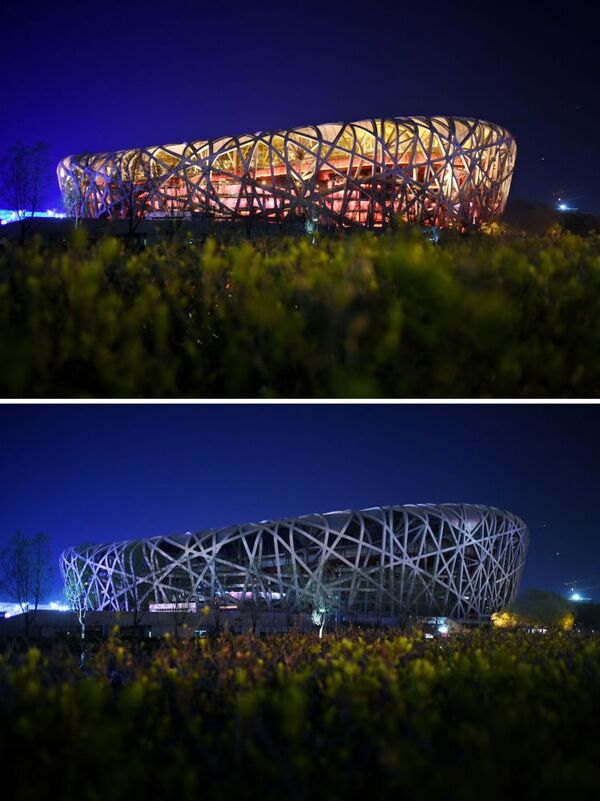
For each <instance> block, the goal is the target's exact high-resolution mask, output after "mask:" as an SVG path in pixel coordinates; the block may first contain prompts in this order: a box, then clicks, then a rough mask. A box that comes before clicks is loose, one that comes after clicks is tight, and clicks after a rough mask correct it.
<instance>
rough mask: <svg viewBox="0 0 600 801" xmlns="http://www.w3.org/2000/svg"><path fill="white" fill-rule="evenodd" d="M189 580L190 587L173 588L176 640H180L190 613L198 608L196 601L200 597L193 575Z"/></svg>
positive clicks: (173, 616) (172, 599)
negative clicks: (181, 628)
mask: <svg viewBox="0 0 600 801" xmlns="http://www.w3.org/2000/svg"><path fill="white" fill-rule="evenodd" d="M189 580H190V581H189V586H187V587H173V588H172V590H171V593H170V599H169V600H170V602H171V610H170V611H171V619H172V620H173V627H174V629H175V639H179V629H180V627H181V626H182V625H183V624H184V623H185V621H186V620H187V618H188V615H189V613H190V612H193V611H195V610H196V609H197V608H198V605H197V600H196V599H197V597H198V595H197V588H196V586H195V584H194V582H193V578H192V576H191V575H190V577H189Z"/></svg>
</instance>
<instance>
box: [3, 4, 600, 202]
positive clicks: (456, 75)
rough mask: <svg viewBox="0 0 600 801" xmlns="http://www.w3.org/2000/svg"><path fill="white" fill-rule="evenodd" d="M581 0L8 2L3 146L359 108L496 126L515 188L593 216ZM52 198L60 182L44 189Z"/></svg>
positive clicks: (345, 114) (253, 124) (237, 124)
mask: <svg viewBox="0 0 600 801" xmlns="http://www.w3.org/2000/svg"><path fill="white" fill-rule="evenodd" d="M597 37H598V12H597V9H596V8H595V7H594V6H593V4H590V3H583V2H579V1H578V0H571V1H570V2H568V3H563V4H561V6H560V7H558V8H556V7H554V8H553V6H552V4H548V3H544V4H542V3H527V2H519V3H514V4H511V2H508V0H503V2H501V3H479V4H475V5H474V4H472V3H464V4H463V3H460V2H453V3H446V2H444V3H441V2H429V3H417V2H414V0H411V2H409V3H404V2H398V0H394V2H387V0H386V1H385V2H378V3H361V4H360V5H359V6H357V8H356V10H354V11H353V10H352V6H351V5H350V4H340V3H336V4H325V3H308V4H307V3H266V2H260V0H253V2H248V0H245V2H243V3H242V2H238V1H237V0H230V1H229V2H227V3H198V2H193V3H192V2H186V1H185V0H183V1H182V2H178V3H176V4H168V3H165V2H164V1H162V0H161V2H156V0H146V2H144V3H139V2H135V3H132V2H127V1H125V2H121V3H119V4H110V3H109V4H99V3H97V2H93V3H92V2H86V0H77V2H73V0H63V1H62V2H61V3H60V4H57V3H44V4H43V5H42V4H40V5H39V7H37V8H36V4H35V2H34V4H33V6H32V5H31V4H29V5H27V7H24V6H23V4H22V3H17V2H15V0H8V2H7V3H4V4H3V6H2V12H0V67H1V74H2V105H1V113H0V153H2V152H4V151H5V150H6V148H7V147H8V146H10V145H11V144H12V143H13V142H14V141H15V140H16V139H17V138H20V139H22V140H23V141H25V142H30V143H32V142H35V141H37V140H44V141H47V142H48V143H49V145H50V148H51V154H52V160H53V162H58V160H59V159H60V158H61V157H63V156H66V155H68V154H71V153H80V152H82V151H92V152H96V151H103V150H113V149H119V148H127V147H133V146H142V145H155V144H167V143H175V142H181V141H186V140H189V139H202V138H209V137H215V136H221V135H226V134H239V133H250V132H255V131H258V130H270V129H273V128H285V127H292V126H297V125H304V124H309V123H322V122H333V121H338V120H346V121H352V120H359V119H362V118H365V117H379V116H410V115H419V114H424V115H432V114H440V115H443V114H450V115H457V116H472V117H479V118H481V119H487V120H491V121H493V122H497V123H499V124H501V125H503V126H505V127H506V128H508V129H509V130H510V131H511V132H512V133H513V134H514V136H515V137H516V139H517V145H518V148H519V150H518V157H517V169H516V174H515V180H514V182H513V190H512V197H525V198H531V199H540V200H543V201H546V202H552V194H553V193H555V192H558V191H561V192H563V193H564V196H565V197H567V198H568V199H572V203H573V205H575V206H577V207H579V208H580V210H582V211H591V212H600V199H599V195H600V193H599V192H598V185H599V183H600V181H599V179H600V166H599V165H600V159H598V155H597V136H596V135H595V133H593V132H594V131H597V130H598V127H599V124H600V111H599V105H600V104H598V86H597V81H598V67H599V55H598V54H599V48H598V42H597ZM48 203H49V205H53V206H57V207H58V206H59V205H60V198H59V193H58V188H57V185H56V182H55V181H54V182H53V188H52V191H51V194H50V196H49V197H48Z"/></svg>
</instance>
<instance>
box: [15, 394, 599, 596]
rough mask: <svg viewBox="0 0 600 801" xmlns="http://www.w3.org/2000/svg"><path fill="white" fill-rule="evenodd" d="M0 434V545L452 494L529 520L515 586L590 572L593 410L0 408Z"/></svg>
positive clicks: (110, 536)
mask: <svg viewBox="0 0 600 801" xmlns="http://www.w3.org/2000/svg"><path fill="white" fill-rule="evenodd" d="M0 442H1V443H2V446H1V448H0V487H1V488H2V499H1V502H0V538H1V539H5V538H6V537H7V536H8V535H10V534H11V533H13V532H14V531H16V530H17V529H21V530H23V531H25V532H26V533H29V534H32V533H35V532H37V531H44V532H46V533H47V534H48V535H49V536H50V537H51V540H52V543H53V548H54V554H55V556H56V557H58V553H59V551H60V550H61V549H62V548H64V547H66V546H68V545H75V544H78V543H81V542H85V541H91V542H107V541H111V540H118V539H129V538H136V537H147V536H153V535H159V534H169V533H183V532H185V531H188V530H192V531H193V530H198V529H203V528H209V527H220V526H225V525H228V524H230V523H246V522H250V521H257V520H263V519H269V518H271V519H277V518H280V517H291V516H295V515H301V514H308V513H311V512H328V511H333V510H338V509H347V508H364V507H368V506H379V505H386V504H401V503H427V502H432V503H441V502H445V501H449V502H472V503H482V504H489V505H493V506H499V507H501V508H504V509H508V510H510V511H512V512H514V513H516V514H518V515H520V516H521V517H522V518H523V519H524V520H525V522H526V523H527V524H528V526H529V527H530V530H531V545H530V551H529V556H528V561H527V566H526V573H525V577H524V586H533V587H538V588H545V589H552V590H555V591H558V592H560V591H563V590H564V588H563V586H562V584H563V582H565V581H569V580H571V579H573V578H576V577H582V578H587V577H588V576H593V575H594V574H598V573H600V567H599V557H600V537H599V536H598V527H599V526H598V517H597V515H598V512H597V510H596V508H595V504H596V502H597V497H598V487H600V460H599V454H600V407H599V406H576V405H557V406H550V405H546V406H528V405H516V406H511V405H464V406H460V405H458V406H457V405H418V406H414V405H363V404H359V405H300V406H298V405H176V406H173V405H168V404H166V405H162V404H159V405H131V406H130V405H94V404H90V405H49V406H44V405H22V406H18V405H2V406H0ZM589 583H598V584H600V578H599V577H598V576H597V577H596V580H595V582H589ZM57 587H58V578H57ZM590 594H591V595H593V596H594V597H595V598H596V599H598V600H600V590H595V591H593V592H591V593H590Z"/></svg>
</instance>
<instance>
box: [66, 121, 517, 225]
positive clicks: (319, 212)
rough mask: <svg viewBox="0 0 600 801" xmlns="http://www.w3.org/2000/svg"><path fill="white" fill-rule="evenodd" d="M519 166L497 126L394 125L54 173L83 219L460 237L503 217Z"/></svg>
mask: <svg viewBox="0 0 600 801" xmlns="http://www.w3.org/2000/svg"><path fill="white" fill-rule="evenodd" d="M515 158H516V144H515V141H514V138H513V137H512V136H511V134H510V133H508V131H506V130H505V129H504V128H501V127H500V126H499V125H495V124H494V123H491V122H483V121H481V120H476V119H470V118H467V117H392V118H384V119H367V120H361V121H360V122H349V123H342V122H340V123H329V124H324V125H308V126H304V127H300V128H292V129H290V130H277V131H271V132H267V131H260V132H258V133H255V134H247V135H242V136H223V137H221V138H218V139H200V140H194V141H190V142H184V143H183V144H178V145H158V146H155V147H144V148H134V149H130V150H119V151H116V152H113V153H95V154H87V153H86V154H82V155H79V156H68V157H67V158H65V159H63V160H62V161H61V162H60V164H59V165H58V170H57V171H58V180H59V184H60V188H61V191H62V193H63V198H64V200H65V206H66V208H67V209H68V210H69V211H70V213H71V214H72V215H73V216H80V217H84V218H108V219H113V220H116V219H128V218H130V217H131V216H133V217H136V218H145V219H153V218H156V219H159V218H165V217H167V218H169V217H171V218H172V217H184V218H190V219H192V218H193V219H197V220H216V221H224V220H229V221H236V220H238V221H239V220H242V219H246V221H248V219H250V220H256V221H257V222H258V221H262V222H275V223H283V222H286V221H287V222H294V221H304V222H305V224H306V222H311V223H314V224H315V225H319V226H322V227H323V228H325V229H339V228H382V227H385V226H387V225H389V224H391V223H393V222H395V221H398V220H402V221H404V222H406V223H418V224H421V225H436V226H439V227H456V228H460V229H466V228H472V227H477V226H479V225H481V223H483V222H490V221H493V220H496V219H497V218H498V217H499V216H500V215H501V213H502V212H503V210H504V207H505V205H506V201H507V198H508V191H509V188H510V183H511V179H512V174H513V170H514V166H515Z"/></svg>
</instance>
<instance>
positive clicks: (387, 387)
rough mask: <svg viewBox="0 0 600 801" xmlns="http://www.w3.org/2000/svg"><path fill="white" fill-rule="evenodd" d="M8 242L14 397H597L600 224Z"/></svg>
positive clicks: (3, 334) (4, 358) (7, 330)
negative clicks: (594, 231)
mask: <svg viewBox="0 0 600 801" xmlns="http://www.w3.org/2000/svg"><path fill="white" fill-rule="evenodd" d="M491 233H492V235H491V236H483V235H482V236H472V237H468V238H458V237H457V238H453V237H452V236H451V234H448V235H447V238H446V240H445V241H444V242H443V243H442V244H441V245H434V244H431V243H429V242H427V241H425V240H424V239H423V237H422V236H421V235H420V234H419V232H418V231H416V230H412V231H410V230H409V231H401V232H399V233H388V234H384V235H381V236H375V235H373V234H371V233H362V234H357V235H354V236H347V237H344V238H331V239H328V238H322V239H320V240H319V242H318V244H317V245H316V246H312V245H311V244H310V243H309V242H308V241H307V240H305V239H293V238H285V239H281V240H270V241H256V242H250V241H246V242H241V243H238V244H230V245H225V244H222V243H221V244H219V243H217V242H216V241H215V240H213V239H209V240H208V241H207V242H206V243H205V244H204V245H195V244H189V245H186V244H182V243H179V244H174V243H169V242H163V243H160V244H157V245H152V246H150V247H148V248H146V249H145V250H142V251H139V252H135V251H132V250H131V249H128V248H127V246H126V244H125V243H123V242H121V241H117V240H116V239H113V238H106V239H103V240H101V241H99V242H98V243H97V244H90V243H88V242H87V241H86V240H85V232H84V231H83V230H81V229H79V230H78V231H77V232H76V233H75V238H74V240H73V242H71V243H70V244H69V245H68V247H65V248H63V249H57V248H56V247H55V248H50V247H48V246H43V245H42V244H40V242H39V241H37V242H36V241H34V242H33V243H31V244H29V245H27V246H23V247H18V246H14V245H5V247H4V248H3V249H2V252H0V363H1V364H2V370H1V371H0V395H2V396H5V397H6V396H8V397H22V396H26V397H178V396H181V397H259V398H261V397H353V396H360V397H368V396H375V397H413V398H419V397H434V398H435V397H582V396H583V397H588V396H589V397H597V396H599V395H600V325H599V323H598V320H599V319H600V237H599V236H590V237H587V238H580V237H577V236H574V235H572V234H568V233H562V232H561V231H560V230H559V229H556V230H554V229H553V231H552V232H551V233H550V234H549V235H547V236H543V237H536V236H527V235H523V236H517V235H504V234H503V233H502V232H501V231H500V230H498V231H496V230H494V231H492V232H491Z"/></svg>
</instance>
